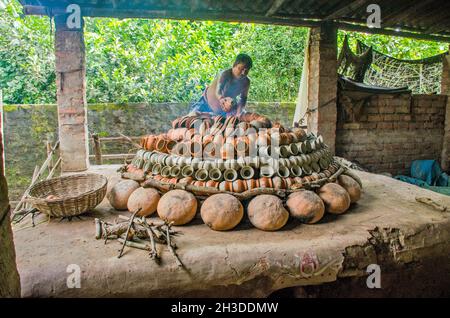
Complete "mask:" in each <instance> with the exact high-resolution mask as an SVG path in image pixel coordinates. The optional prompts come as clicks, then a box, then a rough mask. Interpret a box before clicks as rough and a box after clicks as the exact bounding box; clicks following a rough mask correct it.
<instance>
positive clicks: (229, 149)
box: [221, 143, 234, 160]
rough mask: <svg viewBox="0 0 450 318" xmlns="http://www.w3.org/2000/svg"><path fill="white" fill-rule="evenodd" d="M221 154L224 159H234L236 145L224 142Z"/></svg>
mask: <svg viewBox="0 0 450 318" xmlns="http://www.w3.org/2000/svg"><path fill="white" fill-rule="evenodd" d="M221 156H222V159H223V160H226V159H234V145H233V144H231V143H224V144H223V145H222V149H221Z"/></svg>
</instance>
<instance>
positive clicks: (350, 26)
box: [336, 22, 450, 43]
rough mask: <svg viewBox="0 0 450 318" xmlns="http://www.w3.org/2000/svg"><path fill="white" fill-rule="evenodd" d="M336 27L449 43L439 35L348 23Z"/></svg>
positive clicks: (448, 38)
mask: <svg viewBox="0 0 450 318" xmlns="http://www.w3.org/2000/svg"><path fill="white" fill-rule="evenodd" d="M336 25H337V27H338V28H339V29H342V30H347V31H354V32H363V33H370V34H384V35H391V36H400V37H405V38H412V39H418V40H425V41H436V42H446V43H450V36H440V35H429V34H422V33H413V32H405V31H395V30H392V29H383V28H382V29H377V28H368V27H367V26H363V25H359V24H350V23H342V22H338V23H336Z"/></svg>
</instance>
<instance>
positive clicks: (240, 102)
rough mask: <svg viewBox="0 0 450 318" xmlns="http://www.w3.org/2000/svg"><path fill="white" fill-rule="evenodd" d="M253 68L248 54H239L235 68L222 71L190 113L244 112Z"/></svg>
mask: <svg viewBox="0 0 450 318" xmlns="http://www.w3.org/2000/svg"><path fill="white" fill-rule="evenodd" d="M252 66H253V62H252V59H251V58H250V56H248V55H247V54H239V55H238V56H237V57H236V60H235V61H234V64H233V67H232V68H230V69H227V70H224V71H222V72H221V73H220V74H219V75H218V76H217V77H216V78H215V79H214V81H213V82H212V83H211V85H210V86H209V87H207V88H206V89H205V91H204V92H203V94H202V97H201V98H200V100H199V101H198V102H196V103H194V104H192V105H191V107H190V112H191V113H192V112H209V113H214V114H217V115H223V116H227V115H237V116H239V115H240V114H241V113H242V112H244V108H245V104H246V103H247V95H248V90H249V88H250V79H249V78H248V77H247V75H248V72H249V71H250V69H251V68H252Z"/></svg>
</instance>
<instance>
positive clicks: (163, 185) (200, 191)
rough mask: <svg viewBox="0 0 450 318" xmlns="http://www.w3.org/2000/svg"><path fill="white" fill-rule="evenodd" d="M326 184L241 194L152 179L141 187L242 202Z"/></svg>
mask: <svg viewBox="0 0 450 318" xmlns="http://www.w3.org/2000/svg"><path fill="white" fill-rule="evenodd" d="M342 171H343V168H342V169H340V170H338V172H336V173H335V174H334V175H333V176H332V177H334V178H336V177H337V176H339V175H340V174H341V173H342ZM332 177H330V178H332ZM326 182H329V179H328V178H324V179H319V180H317V181H314V182H310V183H308V184H303V185H302V187H301V188H297V189H287V190H286V189H273V188H256V189H251V190H247V191H244V192H241V193H236V192H230V191H221V190H218V189H217V188H212V187H198V186H194V185H191V184H185V183H176V184H172V183H167V182H161V181H159V180H155V179H152V178H150V179H147V180H146V181H145V182H144V183H143V185H142V186H143V187H144V188H155V189H158V190H160V191H162V192H168V191H170V190H173V189H181V190H186V191H190V192H193V193H194V194H195V195H198V196H204V195H206V196H211V195H213V194H218V193H227V194H231V195H233V196H235V197H236V198H237V199H239V200H240V201H242V200H247V199H250V198H252V197H254V196H257V195H260V194H272V195H276V196H279V197H282V198H284V197H286V196H287V195H289V194H291V193H293V192H298V191H304V190H308V189H314V188H318V187H321V186H322V185H323V184H325V183H326Z"/></svg>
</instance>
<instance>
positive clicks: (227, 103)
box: [220, 97, 234, 113]
mask: <svg viewBox="0 0 450 318" xmlns="http://www.w3.org/2000/svg"><path fill="white" fill-rule="evenodd" d="M233 105H234V100H233V99H232V98H231V97H224V98H222V99H220V107H222V110H223V111H224V112H227V113H228V112H230V111H231V109H232V108H233Z"/></svg>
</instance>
